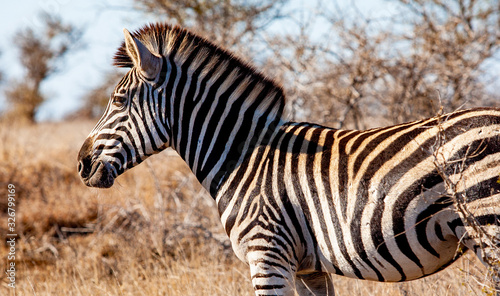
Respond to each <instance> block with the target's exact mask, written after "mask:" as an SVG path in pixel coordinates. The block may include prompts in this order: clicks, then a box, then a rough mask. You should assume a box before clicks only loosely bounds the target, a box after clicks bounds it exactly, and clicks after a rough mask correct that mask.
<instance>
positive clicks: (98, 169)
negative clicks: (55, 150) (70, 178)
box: [78, 161, 116, 188]
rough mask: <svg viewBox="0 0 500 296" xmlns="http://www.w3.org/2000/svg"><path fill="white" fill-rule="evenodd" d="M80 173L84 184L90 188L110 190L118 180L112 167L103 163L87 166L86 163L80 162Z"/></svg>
mask: <svg viewBox="0 0 500 296" xmlns="http://www.w3.org/2000/svg"><path fill="white" fill-rule="evenodd" d="M78 172H79V173H80V178H81V179H82V181H83V183H84V184H85V185H87V186H89V187H97V188H109V187H111V186H113V184H114V182H115V178H116V174H115V172H114V170H113V168H112V166H111V165H110V164H109V163H107V162H103V161H98V162H95V163H93V164H89V165H87V166H86V165H85V163H84V162H80V163H79V165H78Z"/></svg>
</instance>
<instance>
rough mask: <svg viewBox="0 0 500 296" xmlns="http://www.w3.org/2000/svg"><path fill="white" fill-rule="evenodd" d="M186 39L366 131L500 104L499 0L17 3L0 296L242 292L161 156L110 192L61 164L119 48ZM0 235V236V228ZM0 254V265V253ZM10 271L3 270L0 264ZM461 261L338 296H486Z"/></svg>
mask: <svg viewBox="0 0 500 296" xmlns="http://www.w3.org/2000/svg"><path fill="white" fill-rule="evenodd" d="M156 21H162V22H168V23H170V24H178V25H181V26H184V27H187V28H189V29H191V30H193V31H195V32H197V33H199V34H201V35H203V36H205V37H206V38H208V39H209V40H211V41H213V42H215V43H217V44H220V45H222V46H223V47H225V48H227V49H229V50H231V51H233V52H235V53H236V54H237V55H238V56H240V57H242V58H243V59H244V60H246V61H248V62H250V63H252V64H254V65H255V66H256V67H257V69H260V70H261V71H262V72H263V73H265V74H266V75H267V76H269V77H271V78H273V79H275V80H276V81H278V82H279V83H281V84H282V85H283V87H284V89H285V94H286V96H287V101H288V105H287V108H288V110H287V112H288V116H289V118H290V120H294V121H312V122H315V123H320V124H324V125H328V126H331V127H334V128H347V129H352V128H356V129H365V128H372V127H376V126H382V125H388V124H396V123H402V122H405V121H409V120H415V119H421V118H425V117H430V116H434V115H436V114H438V113H440V112H450V111H454V110H457V109H461V108H469V107H474V106H496V107H500V91H499V89H500V50H499V48H500V3H499V1H498V0H347V1H341V0H246V1H244V0H175V1H171V0H123V1H118V0H107V1H96V0H92V1H84V2H83V1H69V0H25V1H22V2H20V1H10V2H7V3H5V4H3V5H2V9H1V10H0V24H1V25H0V36H1V39H0V164H1V165H0V192H1V195H0V221H1V222H0V236H1V237H2V238H4V237H5V235H6V233H7V228H6V224H7V208H8V203H7V198H6V193H5V194H4V192H6V190H7V186H8V184H14V185H15V187H16V226H15V231H16V233H17V234H19V241H18V244H17V245H16V248H17V249H16V266H17V267H18V272H17V278H16V283H17V288H16V289H15V290H13V289H11V288H8V286H7V283H8V280H7V278H6V275H5V274H4V273H1V274H0V294H1V295H68V294H69V295H200V294H206V295H249V294H251V293H252V290H251V282H250V278H249V272H248V268H247V267H246V266H245V265H244V264H243V263H241V262H240V261H239V260H238V259H237V258H236V257H235V256H234V254H233V253H232V250H231V247H230V244H229V241H228V239H227V237H226V236H225V233H224V231H223V229H222V226H221V225H220V222H219V217H218V213H217V210H216V207H215V204H214V201H213V200H212V199H211V197H210V196H209V195H208V194H207V193H206V191H205V190H204V189H203V188H201V187H200V185H199V184H198V182H197V180H196V179H195V178H194V177H193V175H192V174H191V172H190V171H189V168H188V167H187V166H186V165H185V164H184V162H183V161H182V160H181V159H180V158H179V157H178V156H177V155H176V154H175V152H173V151H171V150H168V151H165V152H163V153H160V154H158V155H155V156H154V157H151V158H150V159H148V160H147V161H145V163H144V164H143V165H141V166H138V167H137V168H134V169H133V170H130V171H128V172H126V173H125V174H124V175H123V176H121V177H120V178H118V180H117V184H116V185H115V186H114V187H113V188H111V189H107V190H97V189H91V188H87V187H85V186H84V185H83V184H82V182H81V181H80V180H79V177H78V175H77V171H76V155H77V153H78V150H79V149H80V146H81V144H82V143H83V141H84V139H85V137H86V136H87V134H88V133H89V132H90V130H91V129H92V127H93V125H94V124H95V123H96V122H97V120H98V118H99V117H100V116H101V115H102V113H103V111H104V108H105V106H106V104H107V101H108V99H109V96H110V94H111V92H112V90H113V88H114V86H115V84H116V83H117V82H118V81H119V79H120V76H121V75H123V69H116V68H113V67H112V66H111V63H112V57H113V55H114V53H115V50H116V49H117V48H118V46H119V45H120V43H121V42H122V39H123V33H122V30H123V28H127V29H129V30H131V31H133V30H136V29H139V28H140V27H142V26H143V25H145V24H147V23H150V22H156ZM4 222H5V223H4ZM7 250H8V249H7V245H5V244H2V245H1V246H0V254H6V253H7ZM7 263H8V261H7V259H6V258H5V257H3V255H2V258H0V269H2V270H4V269H5V266H7V265H6V264H7ZM484 271H485V270H484V268H483V267H482V266H481V264H480V263H478V262H477V260H476V259H475V258H474V256H464V257H463V258H462V259H460V260H459V261H458V262H457V263H455V264H454V265H453V266H452V267H451V268H448V269H446V270H444V271H443V272H440V273H438V274H436V275H433V276H430V277H427V278H424V279H422V280H418V281H414V282H410V283H397V284H382V283H372V282H365V281H357V280H350V279H346V278H343V277H336V278H335V286H336V293H337V295H489V294H488V293H491V291H492V290H491V288H489V287H490V286H489V283H488V282H487V281H486V279H485V278H486V277H485V275H484Z"/></svg>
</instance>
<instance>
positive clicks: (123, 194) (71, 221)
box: [0, 121, 487, 296]
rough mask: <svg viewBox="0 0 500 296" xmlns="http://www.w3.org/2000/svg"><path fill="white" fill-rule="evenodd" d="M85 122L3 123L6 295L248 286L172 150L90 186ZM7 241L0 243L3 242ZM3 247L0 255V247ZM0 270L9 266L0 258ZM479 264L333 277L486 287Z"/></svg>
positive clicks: (456, 288) (399, 290) (403, 289)
mask: <svg viewBox="0 0 500 296" xmlns="http://www.w3.org/2000/svg"><path fill="white" fill-rule="evenodd" d="M91 128H92V123H90V122H86V121H74V122H64V123H44V124H39V125H31V126H23V127H12V126H8V125H6V124H5V123H2V124H1V125H0V141H1V142H0V143H1V144H0V164H1V166H0V193H1V197H0V235H1V236H2V238H5V237H6V233H7V226H6V224H7V216H6V212H7V199H6V196H7V193H6V192H7V184H9V183H13V184H15V186H16V190H17V192H16V209H17V211H16V229H15V231H16V233H17V234H18V235H19V236H20V240H19V241H18V244H17V245H16V248H17V249H16V268H17V273H16V289H15V290H14V289H11V288H9V287H7V278H6V275H5V273H3V272H2V274H0V283H1V286H0V294H1V295H174V296H175V295H252V293H253V292H252V287H251V282H250V277H249V271H248V268H247V266H246V265H245V264H243V263H242V262H240V261H239V260H238V259H237V258H236V257H235V255H234V254H233V252H232V249H231V247H230V244H229V240H228V239H227V237H226V236H225V234H224V231H223V229H222V225H221V224H220V222H219V217H218V213H217V210H216V207H215V203H214V201H213V200H212V199H211V198H210V197H209V196H208V194H207V193H206V192H205V190H204V189H203V188H201V186H200V185H199V184H198V182H197V181H196V179H195V178H194V176H193V175H192V174H191V173H190V171H189V168H187V166H186V165H185V164H184V163H183V162H182V160H180V158H178V157H177V156H176V154H175V153H174V152H172V151H165V152H163V153H161V154H159V155H156V156H154V157H152V158H151V159H150V160H148V161H146V162H145V163H144V164H142V165H140V166H138V167H137V168H134V169H132V170H131V171H129V172H127V173H125V174H124V175H123V176H121V177H119V178H118V180H117V184H115V186H114V187H113V188H111V189H107V190H97V189H91V188H87V187H85V186H84V185H83V184H82V183H81V181H80V180H79V177H78V175H77V172H76V155H77V153H78V150H79V148H80V146H81V144H82V143H83V140H84V139H85V137H86V135H87V133H88V132H89V131H90V130H91ZM4 241H5V240H4ZM7 250H8V249H7V245H6V244H1V246H0V254H7ZM0 262H1V265H2V266H1V267H2V270H4V269H5V268H6V264H7V263H8V261H7V258H6V256H3V255H2V258H1V259H0ZM484 271H485V269H484V268H483V267H482V265H481V264H480V263H479V262H478V261H477V259H475V257H474V256H473V255H472V254H470V255H466V256H464V257H463V258H462V259H460V260H459V261H458V262H456V263H455V264H453V265H452V266H451V267H449V268H447V269H446V270H444V271H442V272H439V273H438V274H436V275H433V276H429V277H427V278H424V279H421V280H417V281H413V282H408V283H396V284H388V283H375V282H368V281H360V280H353V279H347V278H344V277H335V279H334V283H335V289H336V293H337V295H349V296H352V295H485V293H487V289H484V288H483V287H482V285H481V282H482V277H483V274H484Z"/></svg>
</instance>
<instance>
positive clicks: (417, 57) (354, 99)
mask: <svg viewBox="0 0 500 296" xmlns="http://www.w3.org/2000/svg"><path fill="white" fill-rule="evenodd" d="M333 3H335V2H333ZM390 4H391V5H393V6H397V11H398V13H397V14H395V15H393V16H392V17H387V16H384V17H379V18H377V17H371V18H368V17H366V16H365V15H363V13H362V12H360V10H359V9H357V8H356V6H355V4H354V3H353V4H351V6H349V7H348V8H340V7H339V6H338V5H337V6H335V5H334V4H332V2H331V1H324V2H322V3H321V4H320V7H319V8H318V9H316V10H314V11H312V12H311V16H310V18H313V19H321V21H320V22H319V24H318V22H317V23H316V24H312V25H311V21H309V20H306V21H303V22H297V27H298V30H295V31H296V32H298V34H295V35H292V34H290V35H288V36H270V37H268V40H269V44H268V45H269V47H270V48H271V49H272V52H273V55H272V57H270V58H269V59H268V60H267V69H268V71H274V72H277V76H278V77H279V78H280V80H281V81H282V82H283V84H285V89H286V90H287V92H288V93H287V94H288V98H289V101H291V102H292V104H291V105H292V110H291V113H292V115H293V116H292V117H293V119H295V120H308V119H309V118H314V119H315V121H318V120H319V121H322V122H323V123H325V124H328V125H331V126H335V127H338V128H341V127H347V128H366V127H373V126H376V125H383V124H389V123H398V122H403V121H408V120H414V119H419V118H423V117H429V116H432V115H435V114H436V112H437V111H438V109H439V106H440V104H442V105H443V106H444V109H445V110H446V111H453V110H455V109H457V108H460V107H461V106H462V105H464V104H466V103H467V104H468V106H474V105H486V104H491V103H492V101H493V102H494V100H488V97H493V94H490V93H488V91H487V88H488V81H487V80H486V79H484V77H483V74H484V72H483V70H484V69H483V66H484V65H485V63H487V62H488V61H490V60H491V59H492V58H494V57H495V55H498V53H499V47H500V46H499V45H500V33H499V31H498V29H497V28H498V26H499V24H500V5H499V3H498V1H481V0H454V1H444V0H442V1H441V0H432V1H431V0H415V1H410V0H396V1H392V2H390ZM318 27H319V28H322V29H323V31H324V33H323V34H322V35H320V36H319V37H316V38H311V37H310V36H313V35H316V36H318V32H317V31H318ZM276 57H278V58H276ZM304 109H306V110H308V112H304V111H303V110H304ZM373 119H376V120H373Z"/></svg>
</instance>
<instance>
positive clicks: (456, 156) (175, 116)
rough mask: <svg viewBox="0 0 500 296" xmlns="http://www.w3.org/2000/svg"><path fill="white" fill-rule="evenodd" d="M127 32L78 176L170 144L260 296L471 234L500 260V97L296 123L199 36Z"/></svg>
mask: <svg viewBox="0 0 500 296" xmlns="http://www.w3.org/2000/svg"><path fill="white" fill-rule="evenodd" d="M124 35H125V40H124V42H123V43H122V44H121V46H120V47H119V49H118V51H117V53H116V54H115V57H114V64H115V65H116V66H118V67H125V68H130V70H129V71H128V72H127V74H125V76H124V77H123V78H122V79H121V81H120V82H119V83H118V85H117V86H116V88H115V90H114V92H113V94H112V95H111V98H110V101H109V103H108V105H107V108H106V110H105V112H104V115H103V116H102V118H101V119H100V120H99V121H98V123H97V124H96V126H95V128H94V129H93V130H92V131H91V132H90V134H89V136H88V137H87V139H86V140H85V141H84V143H83V145H82V147H81V150H80V152H79V154H78V172H79V175H80V177H81V179H82V181H83V182H84V184H86V185H87V186H92V187H101V188H108V187H111V186H112V185H113V183H114V180H115V179H116V178H117V177H118V176H119V175H120V174H122V173H123V172H124V171H126V170H128V169H130V168H132V167H134V166H135V165H137V164H139V163H141V162H142V161H144V160H145V159H146V158H148V157H149V156H151V155H153V154H156V153H159V152H161V151H162V150H164V149H166V148H167V147H171V148H173V149H174V150H176V151H177V153H178V154H179V155H180V156H181V157H182V158H183V159H184V161H185V162H186V163H187V164H188V166H189V167H190V168H191V170H192V172H193V173H194V174H195V175H196V177H197V179H198V180H199V182H200V183H201V184H202V185H203V187H204V188H206V190H207V191H208V192H209V193H210V195H211V196H212V197H213V198H214V199H215V201H216V205H217V207H218V211H219V214H220V219H221V222H222V225H223V227H224V230H225V232H226V233H227V235H228V237H229V239H230V241H231V245H232V248H233V250H234V253H235V254H236V256H237V257H238V258H239V259H240V260H242V261H243V262H245V263H246V264H248V265H249V268H250V275H251V282H252V285H253V288H254V290H255V294H256V295H296V293H298V294H299V295H333V294H334V289H333V288H334V287H333V284H332V276H331V275H332V274H337V275H343V276H347V277H352V278H357V279H365V280H374V281H384V282H399V281H409V280H414V279H418V278H422V277H425V276H427V275H430V274H433V273H435V272H437V271H439V270H441V269H443V268H445V267H447V266H448V265H449V264H451V263H452V262H454V261H455V260H456V259H457V258H459V257H460V256H461V255H462V254H463V253H464V252H465V251H466V250H467V249H471V250H473V251H474V252H475V253H476V254H477V256H478V257H479V258H480V259H481V260H482V261H483V262H484V263H485V264H486V265H491V266H493V267H495V264H489V263H492V262H493V263H498V261H495V260H498V258H497V257H498V256H497V252H496V250H497V248H498V246H499V245H500V244H499V242H498V240H499V236H500V228H499V221H498V220H499V215H500V184H499V177H500V175H499V174H500V136H499V133H500V109H496V108H476V109H469V110H459V111H456V112H453V113H449V114H438V115H436V116H435V117H432V118H427V119H423V120H419V121H414V122H409V123H404V124H399V125H394V126H388V127H380V128H374V129H369V130H364V131H363V130H339V129H333V128H328V127H325V126H321V125H317V124H312V123H306V122H291V121H288V120H287V117H286V112H285V96H284V91H283V88H282V87H281V86H280V85H278V84H277V83H276V82H274V81H273V80H272V79H270V78H268V77H266V76H264V75H263V74H262V73H260V72H259V71H257V70H256V69H255V68H254V67H253V66H251V65H249V64H248V63H246V62H243V60H241V59H240V58H238V57H236V56H234V55H233V54H232V53H230V52H229V51H227V50H225V49H223V48H221V47H220V46H217V45H215V44H213V43H212V42H210V41H209V40H206V39H204V38H203V37H201V36H198V35H196V34H195V33H192V32H190V31H188V30H186V29H183V28H181V27H178V26H171V25H168V24H164V23H154V24H149V25H146V26H144V27H142V28H140V29H139V30H137V31H135V32H133V33H130V32H129V31H127V30H126V29H124ZM495 256H496V257H495ZM492 258H493V259H492ZM495 258H496V259H495ZM493 269H494V270H495V272H496V274H497V275H498V269H495V268H493Z"/></svg>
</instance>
